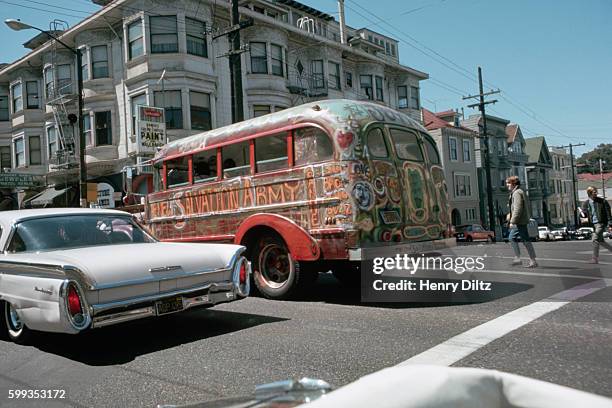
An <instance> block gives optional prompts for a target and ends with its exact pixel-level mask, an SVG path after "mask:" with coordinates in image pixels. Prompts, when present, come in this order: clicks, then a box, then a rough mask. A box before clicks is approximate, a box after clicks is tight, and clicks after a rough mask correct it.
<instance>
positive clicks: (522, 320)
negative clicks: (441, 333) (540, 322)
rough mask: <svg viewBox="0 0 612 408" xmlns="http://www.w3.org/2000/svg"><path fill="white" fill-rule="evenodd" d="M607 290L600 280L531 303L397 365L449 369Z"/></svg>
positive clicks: (609, 283) (606, 283)
mask: <svg viewBox="0 0 612 408" xmlns="http://www.w3.org/2000/svg"><path fill="white" fill-rule="evenodd" d="M607 286H612V279H599V280H596V281H592V282H588V283H585V284H582V285H578V286H574V287H573V288H570V289H567V290H564V291H562V292H559V293H557V294H554V295H552V296H550V297H548V298H546V299H544V300H541V301H538V302H535V303H531V304H529V305H526V306H523V307H521V308H519V309H516V310H513V311H511V312H509V313H506V314H505V315H502V316H500V317H497V318H495V319H493V320H490V321H488V322H486V323H483V324H481V325H480V326H476V327H474V328H472V329H470V330H467V331H465V332H463V333H461V334H459V335H457V336H455V337H452V338H450V339H448V340H447V341H445V342H443V343H441V344H438V345H437V346H434V347H432V348H430V349H429V350H426V351H424V352H422V353H420V354H417V355H416V356H413V357H411V358H409V359H408V360H406V361H404V362H402V363H400V364H398V365H400V366H402V365H407V364H432V365H441V366H450V365H452V364H454V363H456V362H457V361H459V360H461V359H463V358H465V357H467V356H469V355H470V354H472V353H474V352H475V351H477V350H479V349H480V348H482V347H484V346H486V345H487V344H489V343H491V342H492V341H494V340H496V339H499V338H501V337H503V336H505V335H506V334H508V333H510V332H512V331H514V330H516V329H518V328H520V327H522V326H524V325H526V324H528V323H530V322H532V321H534V320H536V319H538V318H540V317H542V316H544V315H545V314H547V313H550V312H553V311H555V310H557V309H559V308H560V307H562V306H564V305H567V304H568V303H570V302H572V301H574V300H577V299H580V298H582V297H585V296H588V295H590V294H592V293H595V292H597V291H598V290H600V289H603V288H605V287H607Z"/></svg>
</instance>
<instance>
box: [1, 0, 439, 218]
mask: <svg viewBox="0 0 612 408" xmlns="http://www.w3.org/2000/svg"><path fill="white" fill-rule="evenodd" d="M94 2H95V3H97V4H99V5H101V6H102V8H101V9H100V10H99V11H97V12H96V13H94V14H93V15H91V16H90V17H88V18H86V19H85V20H83V21H82V22H80V23H78V24H77V25H76V26H74V27H71V28H67V27H54V28H55V29H56V30H57V31H55V32H54V33H53V34H54V35H56V36H58V37H59V38H60V39H61V40H62V41H63V42H64V43H66V44H68V45H69V46H71V47H74V48H79V49H81V50H82V53H83V63H82V66H80V67H77V66H76V63H75V62H76V61H75V58H74V54H73V53H72V52H71V51H69V50H67V49H65V48H63V47H62V46H61V45H58V44H57V43H56V42H52V41H47V38H46V36H45V35H44V34H42V33H41V34H40V35H38V36H36V37H34V39H32V40H31V41H29V42H28V43H26V44H25V46H26V47H29V48H30V49H31V51H30V52H28V53H27V54H26V55H25V56H24V57H22V58H21V59H19V60H17V61H15V62H13V63H11V64H7V65H5V66H1V65H0V166H1V167H2V168H3V169H6V171H12V172H14V173H20V174H32V175H36V176H39V181H40V183H41V187H43V186H45V185H55V186H56V189H54V190H53V191H52V192H51V193H50V194H48V197H50V198H51V199H52V198H53V197H52V196H53V194H55V193H54V191H57V186H62V187H64V188H65V187H69V186H71V185H75V184H76V183H77V181H78V168H77V167H78V166H76V165H75V164H76V163H78V159H77V158H76V157H74V156H75V153H74V152H78V146H76V144H78V137H74V135H78V128H76V129H75V124H74V120H73V121H70V120H69V118H70V116H72V115H75V114H76V113H77V111H76V100H77V98H76V72H77V71H76V70H80V71H81V72H82V75H83V85H84V90H83V97H84V113H85V123H84V129H85V133H86V143H87V145H86V149H85V151H86V162H87V173H88V181H89V182H90V183H97V184H98V190H99V196H98V201H100V202H101V199H100V195H103V196H104V197H106V198H105V200H106V201H104V202H101V203H102V204H104V205H105V206H106V205H108V206H113V204H114V203H115V202H117V201H118V200H120V198H121V196H122V194H124V193H125V190H126V184H125V179H124V170H125V169H126V168H134V169H136V172H135V175H136V176H135V177H134V179H133V185H132V186H131V189H132V191H134V192H136V193H141V194H144V193H146V192H148V191H150V190H151V188H152V182H151V179H152V177H151V175H150V174H148V171H147V166H145V165H144V164H147V160H149V159H150V158H151V155H150V154H149V155H147V154H142V153H141V152H140V150H139V148H138V145H137V138H136V112H137V106H139V105H148V106H157V107H163V108H165V118H166V129H167V137H168V140H170V141H172V140H175V139H179V138H183V137H186V136H189V135H192V134H195V133H199V132H202V131H206V130H209V129H212V128H217V127H220V126H224V125H227V124H230V123H231V120H232V119H231V100H230V99H231V98H230V71H229V64H228V60H227V58H226V57H225V56H223V55H224V54H226V53H227V52H228V50H229V43H228V40H227V36H220V37H216V36H215V33H216V30H217V29H223V28H226V27H228V26H229V25H230V20H229V7H230V3H229V2H227V1H223V0H216V1H213V0H206V1H195V0H184V1H178V0H176V1H175V0H164V1H161V0H115V1H107V0H94ZM239 11H240V15H241V18H243V19H245V18H248V17H250V18H252V19H253V20H254V25H253V26H251V27H248V28H245V29H243V30H242V31H241V39H242V43H243V44H245V45H248V47H245V48H247V50H246V51H245V52H243V53H242V54H241V63H242V82H243V101H244V106H243V109H244V112H245V117H246V118H248V117H255V116H259V115H263V114H266V113H269V112H274V111H278V110H281V109H285V108H287V107H291V106H296V105H299V104H302V103H305V102H309V101H312V100H316V99H327V98H348V99H361V100H368V99H369V100H373V101H376V102H378V103H381V104H384V105H387V106H390V107H392V108H395V109H398V110H400V111H402V112H405V113H407V114H409V115H410V116H412V117H413V118H415V119H417V120H421V112H420V101H419V99H420V96H419V82H420V81H422V80H425V79H427V78H428V76H427V74H426V73H423V72H420V71H418V70H415V69H413V68H410V67H407V66H404V65H401V64H400V63H399V53H398V42H397V40H394V39H393V38H389V37H386V36H383V35H381V34H378V33H376V32H374V31H371V30H368V29H353V28H351V27H349V26H345V25H344V24H340V23H339V22H338V21H336V20H335V19H334V18H333V17H332V16H331V15H329V14H326V13H323V12H321V11H319V10H316V9H313V8H311V7H308V6H306V5H304V4H301V3H299V2H296V1H293V0H276V1H265V0H257V1H247V2H243V3H242V4H241V7H240V9H239ZM340 15H342V16H343V15H344V11H343V10H342V12H341V13H340ZM62 29H64V30H62ZM162 74H163V75H162ZM162 77H163V78H162ZM71 114H72V115H71ZM72 119H74V116H72ZM101 185H102V186H104V187H103V188H102V189H101V188H100V186H101ZM39 190H40V189H39ZM76 195H77V194H75V197H76Z"/></svg>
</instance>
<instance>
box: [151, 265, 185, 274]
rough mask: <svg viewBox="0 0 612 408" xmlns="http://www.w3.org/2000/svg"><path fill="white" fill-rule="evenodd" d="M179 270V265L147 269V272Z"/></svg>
mask: <svg viewBox="0 0 612 408" xmlns="http://www.w3.org/2000/svg"><path fill="white" fill-rule="evenodd" d="M181 268H182V266H181V265H172V266H160V267H157V268H149V272H169V271H175V270H177V269H181Z"/></svg>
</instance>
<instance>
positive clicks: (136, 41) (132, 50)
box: [127, 19, 144, 59]
mask: <svg viewBox="0 0 612 408" xmlns="http://www.w3.org/2000/svg"><path fill="white" fill-rule="evenodd" d="M127 32H128V58H129V59H134V58H136V57H139V56H141V55H142V54H144V41H143V35H142V20H141V19H138V20H136V21H134V22H133V23H131V24H130V25H128V27H127Z"/></svg>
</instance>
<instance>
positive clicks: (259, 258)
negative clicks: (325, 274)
mask: <svg viewBox="0 0 612 408" xmlns="http://www.w3.org/2000/svg"><path fill="white" fill-rule="evenodd" d="M254 255H255V256H254V267H253V270H254V272H253V279H254V281H255V285H256V286H257V289H258V290H259V292H260V293H261V294H262V295H263V296H264V297H266V298H268V299H289V298H292V297H295V296H296V295H298V294H300V293H302V292H304V291H305V290H307V289H309V288H311V287H312V285H313V284H314V282H315V281H316V279H317V276H318V274H317V273H316V272H314V271H313V270H312V269H311V268H306V267H303V266H305V265H301V264H300V262H298V261H296V260H294V259H293V257H292V256H291V253H290V252H289V250H288V248H287V245H286V244H285V242H284V241H283V240H282V239H281V238H280V237H277V236H273V235H266V236H263V237H262V238H261V239H260V240H259V242H258V245H257V247H256V253H255V254H254Z"/></svg>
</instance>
